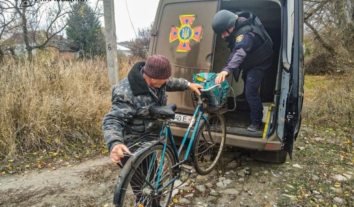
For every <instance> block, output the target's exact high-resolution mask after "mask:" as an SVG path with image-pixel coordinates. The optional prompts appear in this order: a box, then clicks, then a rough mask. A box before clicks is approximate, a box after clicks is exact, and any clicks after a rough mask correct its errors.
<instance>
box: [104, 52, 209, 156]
mask: <svg viewBox="0 0 354 207" xmlns="http://www.w3.org/2000/svg"><path fill="white" fill-rule="evenodd" d="M171 74H172V71H171V65H170V62H169V60H168V59H167V58H166V57H164V56H162V55H153V56H150V57H149V58H148V59H147V61H146V63H145V62H138V63H136V64H135V65H134V66H133V68H132V69H131V70H130V72H129V74H128V76H127V77H126V78H124V79H123V80H122V81H120V82H119V83H118V84H117V85H116V86H115V87H114V88H113V91H112V109H111V111H110V112H108V113H107V114H106V115H105V117H104V119H103V125H102V129H103V132H104V138H105V140H106V144H107V148H108V150H109V152H110V157H111V159H112V161H113V162H115V163H119V162H120V161H121V159H122V158H123V157H124V155H123V152H127V153H130V152H129V149H128V148H127V146H126V144H127V143H130V142H134V140H136V139H138V138H140V137H141V134H144V133H146V132H152V131H156V130H157V127H158V126H159V124H158V123H157V120H154V119H152V117H150V115H149V107H151V106H165V105H166V102H167V96H166V91H184V90H187V89H191V90H192V91H194V92H196V93H197V94H200V91H199V89H202V88H203V87H202V86H201V85H199V84H194V83H190V82H189V81H187V80H186V79H184V78H171V77H170V76H171Z"/></svg>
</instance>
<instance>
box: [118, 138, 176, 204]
mask: <svg viewBox="0 0 354 207" xmlns="http://www.w3.org/2000/svg"><path fill="white" fill-rule="evenodd" d="M162 152H163V145H155V146H153V147H151V148H150V149H148V150H146V151H145V152H143V153H142V154H141V155H139V157H138V158H137V159H136V161H135V162H134V163H130V162H129V163H127V164H129V165H130V166H129V167H127V168H126V169H124V170H123V171H122V173H121V175H120V176H119V180H118V183H117V187H116V193H115V196H114V200H113V203H114V204H115V205H116V206H119V207H132V206H138V207H140V206H144V207H145V206H152V207H154V206H162V207H167V206H168V204H169V202H170V199H171V195H172V190H173V182H172V183H170V184H168V183H169V182H170V181H171V179H172V178H173V177H174V172H173V169H172V166H173V165H175V163H176V161H175V159H174V156H173V153H172V151H171V150H170V149H169V148H168V147H167V148H166V153H165V154H164V155H162ZM160 166H162V167H161V168H160ZM159 169H161V172H160V173H159ZM158 177H159V179H160V181H159V183H158V184H157V180H158ZM162 188H163V189H162Z"/></svg>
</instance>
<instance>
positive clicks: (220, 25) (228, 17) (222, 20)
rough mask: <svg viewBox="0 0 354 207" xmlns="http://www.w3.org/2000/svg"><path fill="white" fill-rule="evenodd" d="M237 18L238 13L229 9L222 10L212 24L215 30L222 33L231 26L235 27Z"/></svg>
mask: <svg viewBox="0 0 354 207" xmlns="http://www.w3.org/2000/svg"><path fill="white" fill-rule="evenodd" d="M236 19H237V15H235V14H234V13H232V12H230V11H228V10H220V11H218V12H217V13H216V14H215V16H214V18H213V22H212V24H211V25H212V27H213V30H214V32H215V33H216V34H219V35H220V34H222V33H223V32H225V31H226V30H228V29H230V28H231V27H234V26H235V23H236Z"/></svg>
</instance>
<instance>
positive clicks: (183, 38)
mask: <svg viewBox="0 0 354 207" xmlns="http://www.w3.org/2000/svg"><path fill="white" fill-rule="evenodd" d="M179 20H180V21H181V26H180V27H172V28H171V32H170V43H171V42H173V41H175V40H179V44H178V47H177V52H188V51H189V50H191V48H190V45H189V43H190V41H191V39H192V40H195V41H197V42H199V41H200V38H201V33H202V26H198V27H194V28H192V24H193V21H194V20H195V15H194V14H183V15H180V16H179Z"/></svg>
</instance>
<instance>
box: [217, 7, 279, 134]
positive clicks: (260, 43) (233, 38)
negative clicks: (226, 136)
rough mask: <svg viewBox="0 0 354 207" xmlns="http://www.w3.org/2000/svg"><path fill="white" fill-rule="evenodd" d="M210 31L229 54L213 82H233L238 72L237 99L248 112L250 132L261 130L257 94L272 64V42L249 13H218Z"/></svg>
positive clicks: (257, 20)
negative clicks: (241, 87)
mask: <svg viewBox="0 0 354 207" xmlns="http://www.w3.org/2000/svg"><path fill="white" fill-rule="evenodd" d="M212 27H213V30H214V32H215V33H217V34H219V35H221V37H222V38H224V40H225V41H226V42H227V43H228V47H229V49H230V51H231V55H230V56H229V59H228V61H227V62H226V64H225V66H224V68H223V69H222V71H221V72H220V73H219V74H218V76H217V78H216V79H215V83H217V84H218V83H221V82H222V81H224V80H225V77H226V76H228V75H229V74H230V73H233V74H234V77H235V79H236V81H237V80H238V76H239V73H240V71H241V70H243V73H242V74H243V75H242V78H243V80H244V83H245V85H244V92H243V93H242V94H241V95H239V96H237V97H236V99H237V100H238V101H241V100H242V99H244V98H246V99H247V102H248V104H249V106H250V108H251V119H252V124H251V125H250V126H249V127H248V128H247V130H249V131H254V132H255V131H259V130H261V127H262V118H263V105H262V101H261V98H260V96H259V93H258V89H259V87H260V84H261V81H262V78H263V76H264V74H265V72H266V70H267V69H268V68H269V67H270V65H271V64H272V56H273V49H272V45H273V43H272V40H271V38H270V37H269V35H268V34H267V32H266V31H265V29H264V27H263V25H262V23H261V22H260V20H259V19H258V18H257V17H256V16H255V15H254V14H253V13H251V12H238V13H237V14H235V13H232V12H230V11H227V10H220V11H219V12H217V13H216V14H215V16H214V19H213V22H212Z"/></svg>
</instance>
